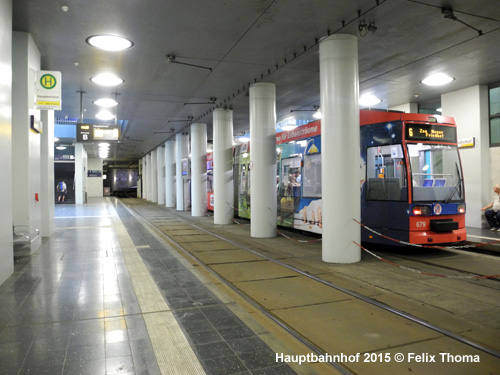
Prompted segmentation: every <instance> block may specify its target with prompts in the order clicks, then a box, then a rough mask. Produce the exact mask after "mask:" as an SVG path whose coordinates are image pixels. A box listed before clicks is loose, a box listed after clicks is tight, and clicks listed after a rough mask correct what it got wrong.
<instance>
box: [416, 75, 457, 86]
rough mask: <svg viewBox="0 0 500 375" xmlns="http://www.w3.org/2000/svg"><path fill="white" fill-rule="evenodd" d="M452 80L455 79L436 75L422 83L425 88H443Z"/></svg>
mask: <svg viewBox="0 0 500 375" xmlns="http://www.w3.org/2000/svg"><path fill="white" fill-rule="evenodd" d="M454 80H455V78H453V77H450V76H449V75H447V74H444V73H436V74H432V75H430V76H428V77H426V78H424V79H423V80H422V83H423V84H424V85H427V86H443V85H446V84H448V83H450V82H451V81H454Z"/></svg>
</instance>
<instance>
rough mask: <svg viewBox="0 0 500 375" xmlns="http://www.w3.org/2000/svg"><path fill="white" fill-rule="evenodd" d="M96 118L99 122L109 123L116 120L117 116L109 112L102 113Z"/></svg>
mask: <svg viewBox="0 0 500 375" xmlns="http://www.w3.org/2000/svg"><path fill="white" fill-rule="evenodd" d="M95 117H96V118H98V119H99V120H103V121H107V120H112V119H114V118H115V115H114V114H112V113H111V112H108V111H100V112H99V113H98V114H97V115H95Z"/></svg>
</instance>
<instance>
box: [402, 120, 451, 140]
mask: <svg viewBox="0 0 500 375" xmlns="http://www.w3.org/2000/svg"><path fill="white" fill-rule="evenodd" d="M406 140H407V141H431V142H432V141H434V142H445V143H457V132H456V129H455V128H454V127H452V126H445V125H426V124H408V123H407V124H406Z"/></svg>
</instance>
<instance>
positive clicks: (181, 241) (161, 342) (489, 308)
mask: <svg viewBox="0 0 500 375" xmlns="http://www.w3.org/2000/svg"><path fill="white" fill-rule="evenodd" d="M56 227H57V228H56V233H55V234H54V236H52V237H51V238H50V240H47V241H44V243H43V245H42V248H41V249H40V250H39V251H37V252H36V253H35V254H31V255H30V254H26V253H23V249H22V248H19V249H16V253H15V256H16V268H15V273H14V275H12V276H11V277H10V278H9V279H8V280H7V281H6V282H5V283H4V284H3V285H2V286H0V299H1V301H2V304H0V373H1V374H92V375H99V374H106V375H107V374H137V375H138V374H143V375H147V374H260V375H263V374H382V373H391V374H408V373H411V374H426V375H429V374H499V373H500V340H499V338H500V315H499V314H498V311H499V307H500V298H499V296H500V283H499V280H500V276H499V274H500V258H497V257H496V256H495V255H490V254H486V253H477V252H468V251H466V250H465V249H446V250H444V249H413V248H412V249H404V250H402V249H397V248H395V249H386V248H379V249H376V248H370V249H367V250H368V251H370V253H368V252H366V251H363V253H362V261H361V262H359V263H356V264H348V265H341V264H327V263H324V262H322V261H321V243H320V242H319V241H318V240H317V239H314V238H311V237H308V236H306V235H303V234H298V233H291V232H283V231H280V233H281V234H282V235H279V236H278V237H276V238H272V239H255V238H251V237H250V235H249V231H250V228H249V225H248V222H245V221H240V220H236V223H235V224H233V225H224V226H216V225H214V224H213V218H211V217H200V218H195V217H191V215H190V213H189V212H178V211H175V210H172V209H167V208H165V207H159V206H158V205H155V204H151V203H146V202H145V201H143V200H140V199H121V200H118V199H115V198H104V199H91V200H89V202H88V204H86V205H58V206H56ZM469 233H470V234H471V235H470V236H469V243H470V244H471V245H473V244H479V243H481V241H483V242H494V240H491V239H496V240H497V241H499V240H500V233H499V232H490V231H481V230H478V231H477V232H474V230H471V231H470V232H469ZM473 236H476V237H473ZM489 246H493V249H495V246H497V244H491V245H489ZM481 247H482V246H481ZM325 360H326V363H325ZM299 362H300V363H299Z"/></svg>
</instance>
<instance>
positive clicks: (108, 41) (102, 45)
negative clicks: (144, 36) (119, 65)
mask: <svg viewBox="0 0 500 375" xmlns="http://www.w3.org/2000/svg"><path fill="white" fill-rule="evenodd" d="M86 42H87V43H88V44H90V45H91V46H92V47H95V48H99V49H102V50H104V51H111V52H116V51H123V50H126V49H129V48H132V47H133V46H134V43H132V41H130V40H128V39H126V38H123V37H121V36H117V35H93V36H90V37H88V38H87V40H86Z"/></svg>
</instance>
